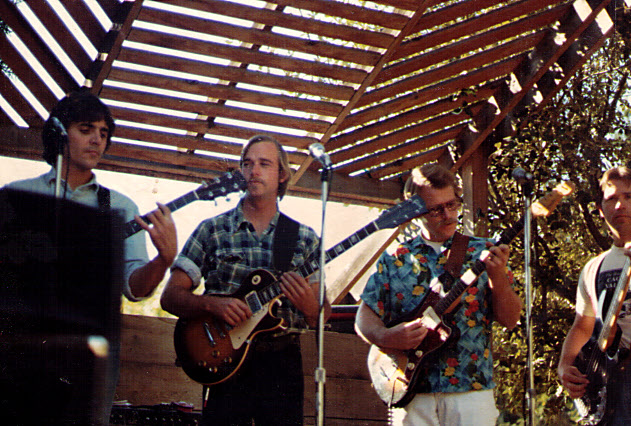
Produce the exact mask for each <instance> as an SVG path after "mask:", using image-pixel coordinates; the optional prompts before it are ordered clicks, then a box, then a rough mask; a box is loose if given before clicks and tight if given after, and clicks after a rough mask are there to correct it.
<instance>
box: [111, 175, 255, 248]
mask: <svg viewBox="0 0 631 426" xmlns="http://www.w3.org/2000/svg"><path fill="white" fill-rule="evenodd" d="M246 188H247V182H246V181H245V178H244V177H243V175H242V174H241V172H239V171H234V172H229V173H226V174H225V175H223V176H220V177H218V178H216V179H214V180H213V181H212V182H211V183H203V184H201V185H200V186H199V187H198V188H197V189H195V190H193V191H190V192H188V193H186V194H184V195H182V196H181V197H179V198H176V199H175V200H173V201H171V202H170V203H168V204H167V205H166V206H167V207H168V208H169V210H171V212H174V211H176V210H177V209H180V208H182V207H184V206H186V205H187V204H190V203H192V202H193V201H197V200H206V201H211V200H214V199H215V198H217V197H222V196H224V195H227V194H230V193H231V192H236V191H244V190H245V189H246ZM142 220H144V221H145V222H146V223H150V221H149V218H148V217H147V215H144V216H142ZM141 230H142V226H140V225H139V224H138V222H136V220H134V219H132V220H130V221H129V222H127V223H126V224H125V225H123V237H124V238H128V237H131V236H132V235H134V234H135V233H136V232H138V231H141Z"/></svg>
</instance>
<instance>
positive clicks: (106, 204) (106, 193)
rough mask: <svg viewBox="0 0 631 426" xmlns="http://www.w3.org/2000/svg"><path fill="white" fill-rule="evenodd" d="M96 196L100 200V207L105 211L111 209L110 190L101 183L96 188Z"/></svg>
mask: <svg viewBox="0 0 631 426" xmlns="http://www.w3.org/2000/svg"><path fill="white" fill-rule="evenodd" d="M96 198H97V200H98V202H99V209H100V210H101V211H103V212H107V211H109V210H110V207H111V204H110V190H109V189H108V188H106V187H104V186H103V185H99V189H97V190H96Z"/></svg>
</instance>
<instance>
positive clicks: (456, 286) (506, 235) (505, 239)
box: [434, 217, 524, 315]
mask: <svg viewBox="0 0 631 426" xmlns="http://www.w3.org/2000/svg"><path fill="white" fill-rule="evenodd" d="M523 229H524V218H523V217H522V218H521V219H520V220H518V221H517V222H515V223H514V224H513V225H512V226H511V227H510V228H507V229H505V230H504V231H503V232H502V234H501V235H500V238H499V239H498V240H497V242H496V243H495V245H500V244H509V243H510V242H511V241H513V240H514V239H515V237H517V235H519V233H520V232H521V231H522V230H523ZM485 270H486V265H485V264H484V262H483V261H481V260H480V259H477V260H476V261H475V262H474V263H473V266H471V268H469V269H468V270H467V271H466V272H465V273H464V274H462V276H461V277H460V278H458V279H456V280H455V279H454V278H453V277H450V278H451V282H448V283H443V285H445V284H451V285H453V287H452V288H451V290H449V292H448V293H447V294H446V295H445V297H443V298H442V299H441V300H440V301H439V302H438V303H436V305H435V306H434V311H435V312H436V313H437V314H438V315H443V314H444V313H445V312H446V311H447V309H448V308H449V307H450V306H451V305H452V304H453V303H454V302H455V301H456V300H457V299H458V298H459V297H460V296H461V295H462V293H464V292H465V290H466V289H467V288H468V287H469V286H470V285H472V284H473V283H474V282H475V280H477V279H478V277H479V276H480V275H481V274H482V273H483V272H484V271H485Z"/></svg>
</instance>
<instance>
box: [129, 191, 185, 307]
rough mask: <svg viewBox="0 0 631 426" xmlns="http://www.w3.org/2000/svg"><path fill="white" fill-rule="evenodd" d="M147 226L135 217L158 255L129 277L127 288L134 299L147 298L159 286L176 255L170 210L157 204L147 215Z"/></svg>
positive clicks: (175, 232)
mask: <svg viewBox="0 0 631 426" xmlns="http://www.w3.org/2000/svg"><path fill="white" fill-rule="evenodd" d="M147 218H148V219H149V222H150V223H149V224H148V223H146V222H145V221H144V220H142V218H141V217H140V216H138V215H136V217H135V219H136V222H138V224H139V225H140V226H141V227H142V229H144V230H145V231H147V233H148V234H149V237H150V238H151V242H152V243H153V245H154V246H155V247H156V249H157V250H158V255H157V256H156V257H155V258H153V259H152V260H151V261H150V262H149V263H146V264H145V265H143V266H141V267H140V268H137V269H136V270H135V271H134V272H132V274H131V276H130V277H129V288H130V289H131V293H132V295H133V296H134V297H147V296H149V295H150V294H151V292H153V290H154V289H155V288H156V287H157V286H158V284H160V281H162V278H164V274H165V272H166V271H167V269H169V267H170V266H171V264H172V263H173V260H174V259H175V255H176V254H177V231H176V229H175V223H174V222H173V218H172V217H171V210H169V208H168V207H167V206H165V205H164V204H161V203H158V209H156V210H155V211H153V212H151V213H149V214H148V215H147Z"/></svg>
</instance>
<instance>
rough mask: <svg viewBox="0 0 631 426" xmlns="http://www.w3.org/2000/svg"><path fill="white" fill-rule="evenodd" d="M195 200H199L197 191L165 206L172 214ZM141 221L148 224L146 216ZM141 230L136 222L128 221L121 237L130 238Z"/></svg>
mask: <svg viewBox="0 0 631 426" xmlns="http://www.w3.org/2000/svg"><path fill="white" fill-rule="evenodd" d="M196 200H199V196H198V195H197V190H194V191H191V192H189V193H187V194H184V195H182V196H181V197H179V198H177V199H175V200H173V201H171V202H170V203H168V204H166V206H167V207H168V208H169V210H171V212H174V211H176V210H178V209H180V208H182V207H184V206H186V205H187V204H190V203H192V202H193V201H196ZM142 220H144V221H145V222H147V223H149V218H148V214H146V215H144V216H142ZM141 229H142V227H141V226H140V225H139V224H138V222H136V221H135V220H130V221H129V222H127V223H126V224H125V229H124V231H123V237H124V238H127V237H131V236H132V235H134V234H135V233H136V232H139V231H140V230H141Z"/></svg>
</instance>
